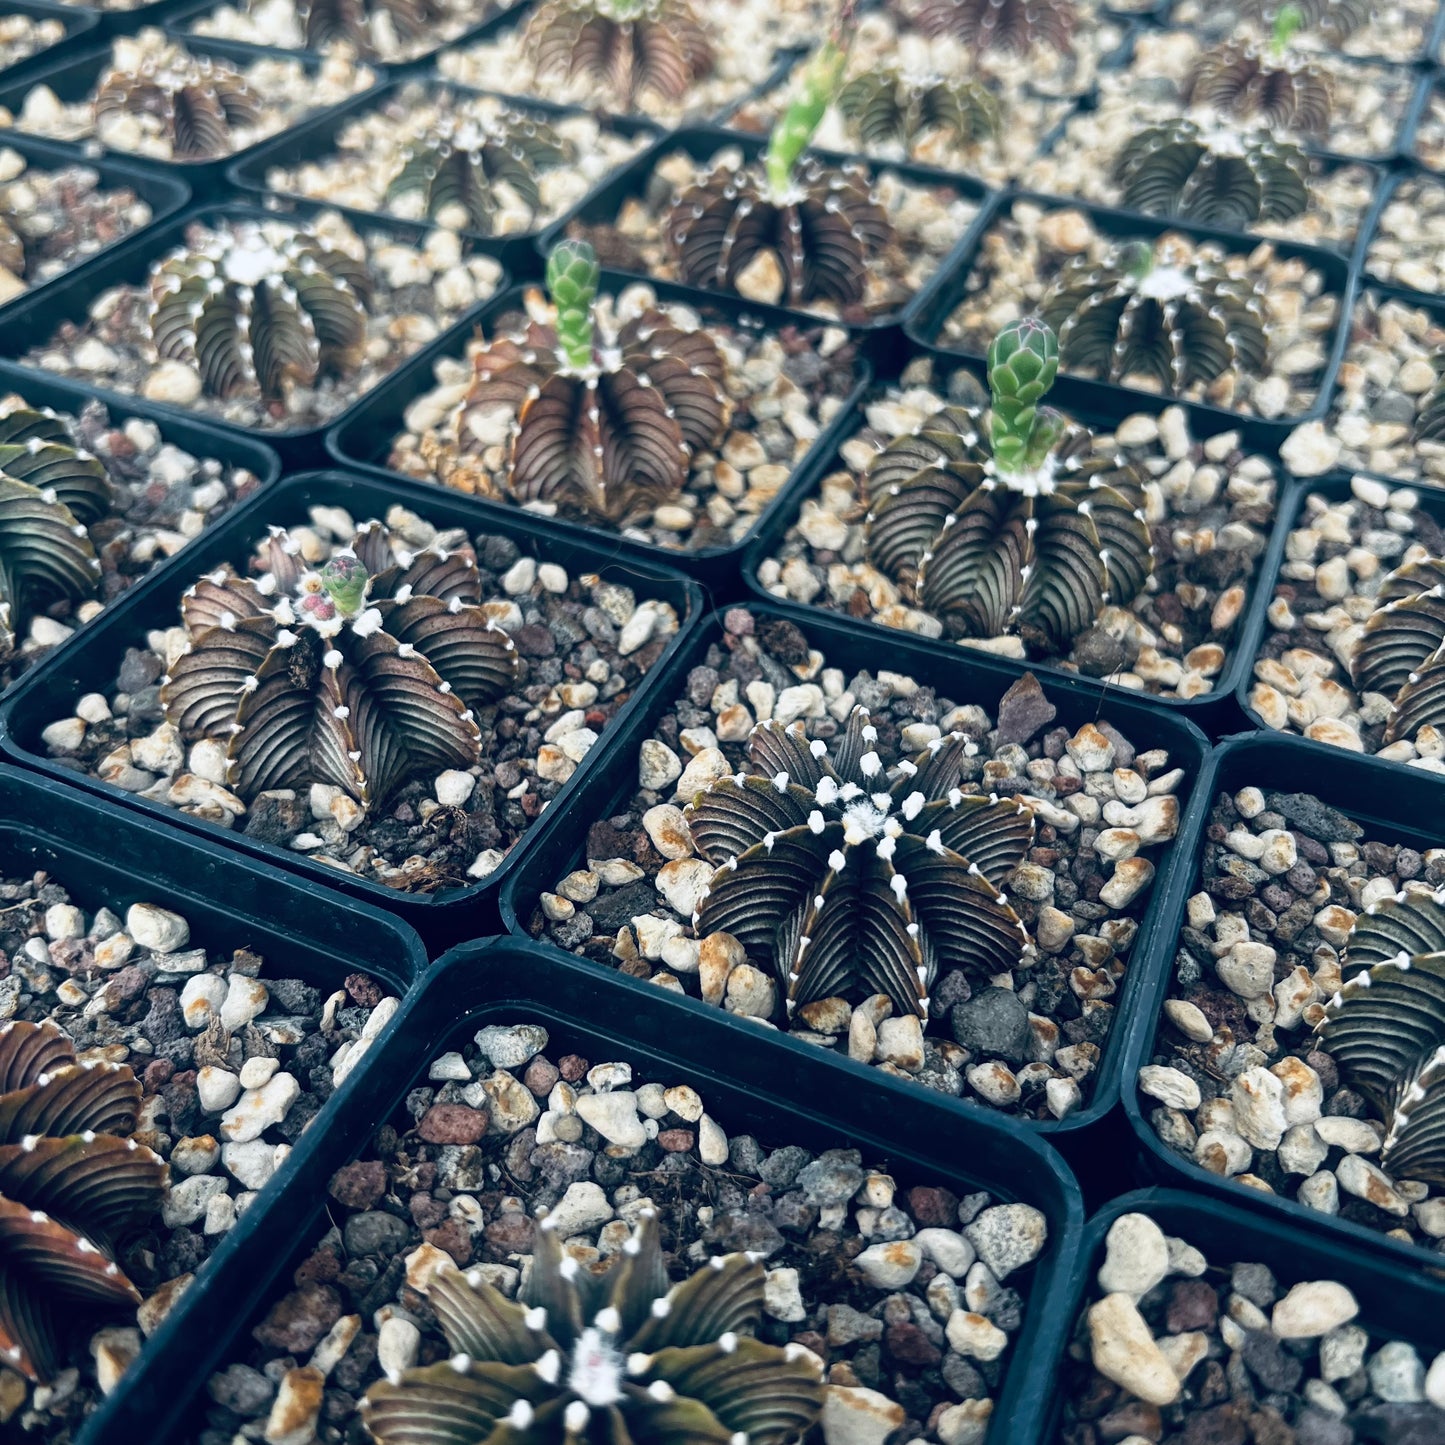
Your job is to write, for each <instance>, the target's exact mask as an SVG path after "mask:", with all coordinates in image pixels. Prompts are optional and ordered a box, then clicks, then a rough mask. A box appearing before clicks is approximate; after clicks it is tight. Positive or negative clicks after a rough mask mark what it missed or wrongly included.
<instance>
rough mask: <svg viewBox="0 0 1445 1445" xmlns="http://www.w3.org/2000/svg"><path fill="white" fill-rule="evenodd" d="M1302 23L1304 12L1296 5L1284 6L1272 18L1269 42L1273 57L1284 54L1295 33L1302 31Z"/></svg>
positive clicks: (1303, 21)
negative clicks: (1272, 23)
mask: <svg viewBox="0 0 1445 1445" xmlns="http://www.w3.org/2000/svg"><path fill="white" fill-rule="evenodd" d="M1304 23H1305V15H1304V11H1303V10H1301V9H1300V8H1299V6H1298V5H1286V6H1284V7H1283V8H1282V9H1281V10H1280V12H1279V14H1278V15H1276V16H1275V17H1274V35H1273V37H1272V42H1271V44H1272V48H1273V50H1274V53H1275V55H1277V56H1278V55H1283V54H1284V53H1285V51H1286V50H1287V49H1288V48H1289V43H1290V41H1291V40H1292V39H1293V38H1294V36H1295V34H1296V32H1298V31H1300V30H1303V29H1304Z"/></svg>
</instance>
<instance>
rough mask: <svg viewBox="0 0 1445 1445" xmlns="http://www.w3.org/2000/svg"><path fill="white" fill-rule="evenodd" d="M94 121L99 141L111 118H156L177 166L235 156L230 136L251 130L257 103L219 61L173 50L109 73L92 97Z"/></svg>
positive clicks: (244, 84) (259, 103)
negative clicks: (179, 163) (244, 130)
mask: <svg viewBox="0 0 1445 1445" xmlns="http://www.w3.org/2000/svg"><path fill="white" fill-rule="evenodd" d="M94 110H95V121H96V126H97V128H98V129H99V130H100V131H101V133H102V138H104V130H105V124H106V121H107V119H108V118H109V117H111V116H115V115H123V114H130V115H142V114H146V115H156V116H160V117H161V119H162V121H163V122H164V124H165V129H166V134H167V136H168V137H169V138H170V141H171V145H172V149H173V153H174V155H175V157H176V158H177V159H178V160H209V159H212V158H214V157H216V156H224V155H229V154H230V153H231V152H232V151H233V150H235V148H236V147H235V143H234V140H233V137H232V135H231V132H232V131H233V130H239V129H245V128H247V127H250V126H254V125H256V124H257V123H258V122H259V121H260V119H261V110H262V101H261V97H260V96H259V95H258V94H257V93H256V92H255V91H254V90H252V89H251V86H250V85H249V84H248V83H247V81H246V78H245V77H244V76H243V75H242V74H241V73H240V72H239V71H238V70H236V69H234V68H233V67H232V66H229V65H227V64H226V63H225V62H224V61H220V60H211V59H209V58H207V57H204V56H194V55H188V54H187V53H186V52H185V51H183V50H172V51H171V52H170V53H168V54H166V55H165V56H162V57H159V58H152V59H148V60H145V61H143V62H142V63H141V64H140V65H139V66H137V67H136V69H134V70H112V71H110V72H108V73H107V74H106V75H105V76H104V77H103V78H102V80H101V82H100V85H99V87H98V88H97V89H96V92H95V103H94Z"/></svg>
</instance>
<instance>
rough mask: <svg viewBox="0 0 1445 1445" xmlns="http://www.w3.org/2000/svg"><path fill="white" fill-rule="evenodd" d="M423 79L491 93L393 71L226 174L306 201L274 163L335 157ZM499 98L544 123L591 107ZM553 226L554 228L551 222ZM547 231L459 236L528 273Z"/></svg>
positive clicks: (257, 189) (459, 93) (348, 210)
mask: <svg viewBox="0 0 1445 1445" xmlns="http://www.w3.org/2000/svg"><path fill="white" fill-rule="evenodd" d="M284 53H287V54H290V53H293V52H284ZM419 79H425V80H426V82H427V88H428V90H430V91H434V92H435V91H449V92H450V93H451V94H453V95H455V96H456V97H457V98H458V99H460V100H467V99H471V98H473V97H481V96H486V95H488V94H489V92H487V91H481V90H469V89H468V88H467V87H466V86H464V85H457V84H455V83H453V82H451V81H448V80H444V79H441V78H432V77H430V76H418V75H416V74H405V75H402V76H400V77H398V76H396V75H395V74H394V73H393V74H392V78H391V79H390V80H387V81H386V82H384V83H383V84H382V85H380V86H378V87H377V88H376V89H374V90H368V91H365V92H364V93H363V94H361V95H358V96H355V97H353V98H352V99H351V100H349V101H345V102H343V103H342V104H341V105H338V106H333V107H332V108H331V109H330V110H325V111H322V112H321V113H320V114H319V115H316V116H314V117H311V118H309V119H307V120H306V121H304V122H303V123H302V124H300V125H296V126H292V127H291V129H290V130H286V131H282V132H281V134H280V135H278V136H275V137H273V138H272V139H270V140H267V141H264V142H262V143H261V144H260V145H257V146H253V147H252V148H251V149H250V150H248V151H247V152H246V155H245V158H244V159H243V160H239V161H236V162H235V163H234V164H233V165H232V166H231V167H230V169H229V171H228V172H227V179H228V181H229V182H230V184H231V185H232V186H233V187H235V188H236V189H237V190H240V191H246V192H253V193H256V194H259V195H263V196H265V197H266V199H267V204H268V205H271V206H277V205H278V202H279V203H280V205H279V206H278V209H282V208H284V206H285V204H286V203H287V202H289V201H291V200H299V199H302V198H301V197H300V196H299V195H298V194H297V193H295V192H291V191H278V190H274V189H272V188H271V187H270V186H269V185H268V183H267V180H266V174H267V172H268V171H269V170H270V169H271V168H272V167H273V166H287V167H292V166H299V165H303V164H305V163H306V162H308V161H320V160H323V159H325V158H326V157H328V156H334V155H336V154H337V150H336V138H337V136H338V135H339V134H340V133H341V132H342V131H343V130H345V129H346V127H347V126H348V125H350V124H351V123H352V122H353V121H355V120H357V119H359V118H360V117H361V116H362V115H365V114H368V113H369V112H371V111H374V110H380V109H381V108H382V107H383V106H384V105H385V104H386V103H387V102H388V101H389V100H391V99H392V98H393V97H394V96H395V95H396V93H397V91H398V90H400V89H401V88H402V87H403V86H406V85H411V84H415V83H416V81H417V80H419ZM494 98H496V99H500V100H504V101H505V102H506V104H508V105H511V106H514V107H516V108H517V109H519V110H521V111H523V112H524V113H529V114H531V115H532V116H534V117H536V118H538V119H540V120H543V121H547V120H554V121H555V120H563V119H565V118H566V117H568V116H578V115H586V114H588V112H587V111H584V110H582V109H580V108H579V107H577V106H571V105H552V104H551V103H549V102H548V101H544V100H525V101H518V100H515V99H513V98H512V97H510V96H505V97H503V96H497V97H494ZM595 119H596V120H597V123H598V125H599V126H600V127H601V128H602V129H603V130H607V131H612V132H614V133H615V134H617V135H618V136H621V137H623V138H624V139H626V140H633V139H639V138H640V139H641V140H643V141H644V142H645V143H646V142H651V141H652V140H653V138H654V137H655V136H656V135H657V133H658V131H657V127H656V126H655V125H654V124H653V123H652V122H651V121H646V120H637V119H634V118H632V117H629V116H597V117H595ZM649 149H650V146H649V145H644V149H643V150H642V151H641V152H639V154H641V155H646V154H647V153H648V150H649ZM624 164H629V162H624ZM603 184H605V181H604V182H603ZM333 209H334V210H338V211H340V212H341V214H342V215H343V216H345V217H346V218H347V219H348V220H349V221H351V222H352V224H353V225H362V224H367V225H369V224H370V223H371V222H373V221H377V220H380V221H394V220H397V219H399V218H398V217H396V216H394V215H392V214H391V213H390V212H388V211H384V210H378V211H364V210H359V209H357V208H356V207H354V206H334V207H333ZM403 224H412V225H422V224H425V225H428V226H431V225H434V224H435V223H434V222H403ZM548 224H549V227H550V225H551V224H552V223H550V222H549V223H548ZM547 229H548V228H547V227H541V226H534V227H532V228H530V229H528V230H525V231H506V232H502V233H499V234H488V233H486V232H480V231H474V230H471V229H465V228H464V229H463V230H461V231H460V232H459V233H458V234H459V235H463V236H469V237H473V238H476V239H479V240H482V241H485V242H487V243H489V248H495V249H494V251H493V253H494V254H495V255H496V256H497V258H498V259H499V260H500V261H501V262H502V264H503V265H504V266H505V267H506V268H507V270H508V271H509V272H511V274H512V275H514V276H517V277H529V276H532V275H534V274H535V273H536V272H537V271H538V269H539V262H538V255H537V243H538V240H539V238H540V237H541V236H542V235H543V234H545V232H546V230H547Z"/></svg>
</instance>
